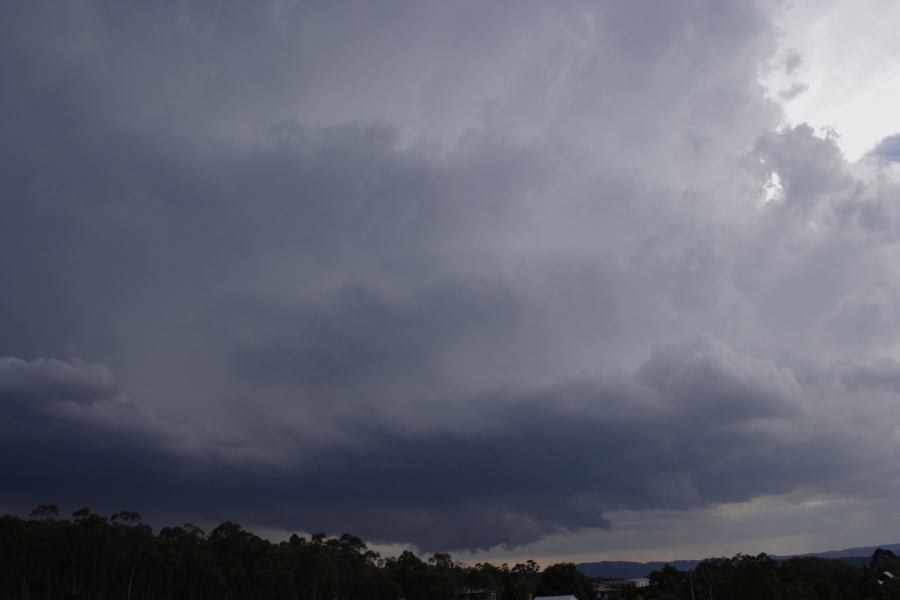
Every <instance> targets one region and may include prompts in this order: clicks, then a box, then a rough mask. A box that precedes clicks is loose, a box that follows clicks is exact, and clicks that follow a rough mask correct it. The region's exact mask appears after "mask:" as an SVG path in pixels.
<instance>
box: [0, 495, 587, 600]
mask: <svg viewBox="0 0 900 600" xmlns="http://www.w3.org/2000/svg"><path fill="white" fill-rule="evenodd" d="M467 588H468V589H491V590H493V591H495V592H496V594H497V600H527V598H528V596H529V594H547V595H551V594H557V593H560V594H562V593H565V594H568V593H575V594H576V595H577V596H578V597H579V598H580V599H581V600H587V599H588V597H589V590H590V582H589V581H588V579H587V578H585V577H584V576H583V575H581V574H580V573H579V572H578V571H577V570H576V569H575V566H574V565H573V564H571V563H563V564H559V565H553V566H551V567H548V568H546V569H544V570H543V571H541V570H540V568H539V567H538V565H537V564H536V563H534V562H533V561H528V562H526V563H524V564H517V565H515V566H512V567H509V566H508V565H505V564H504V565H501V566H494V565H491V564H488V563H479V564H476V565H474V566H466V565H463V564H461V563H458V562H455V561H453V560H452V558H451V557H450V556H449V555H448V554H440V553H439V554H434V555H433V556H431V557H430V558H428V559H427V560H422V559H420V558H419V557H418V556H416V555H415V554H414V553H412V552H409V551H405V552H403V553H402V554H400V555H399V556H397V557H382V556H380V555H379V554H378V553H377V552H374V551H372V550H370V549H369V548H367V547H366V544H365V543H363V541H362V540H360V539H359V538H357V537H354V536H352V535H349V534H344V535H341V536H340V537H327V536H326V535H325V534H315V535H313V536H311V537H310V538H306V537H302V536H297V535H292V536H291V538H290V539H289V540H287V541H284V542H280V543H272V542H270V541H268V540H265V539H263V538H260V537H258V536H256V535H254V534H253V533H251V532H249V531H246V530H244V529H243V528H242V527H241V526H240V525H238V524H236V523H231V522H227V523H222V524H221V525H219V526H218V527H216V528H215V529H213V530H212V531H211V532H209V533H208V534H207V533H205V532H204V531H202V530H201V529H200V528H198V527H195V526H193V525H182V526H178V527H165V528H163V529H161V530H160V531H159V532H158V533H156V534H154V532H153V530H152V529H151V528H150V526H149V525H146V524H144V523H142V522H141V518H140V515H138V514H137V513H135V512H120V513H117V514H115V515H112V516H111V517H109V518H106V517H103V516H101V515H97V514H94V513H92V512H91V511H90V510H88V509H86V508H84V509H81V510H78V511H76V512H75V513H74V514H73V515H72V518H71V520H70V519H61V518H59V510H58V508H57V507H56V506H55V505H44V506H39V507H37V508H36V509H35V510H34V511H32V513H31V518H30V519H21V518H19V517H15V516H4V517H0V597H2V598H3V599H18V600H43V599H46V600H54V599H60V600H61V599H64V598H90V599H93V600H104V599H115V600H156V599H165V600H190V599H198V600H199V599H203V600H206V599H209V600H262V599H265V600H275V599H285V600H397V599H398V598H405V599H406V600H453V599H454V598H455V597H456V596H457V594H458V593H459V592H460V591H461V590H465V589H467Z"/></svg>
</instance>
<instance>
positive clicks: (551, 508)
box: [0, 1, 900, 550]
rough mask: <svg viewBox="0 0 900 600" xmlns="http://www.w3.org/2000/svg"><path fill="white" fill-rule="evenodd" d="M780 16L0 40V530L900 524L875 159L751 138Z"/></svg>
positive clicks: (422, 535) (341, 17) (884, 165)
mask: <svg viewBox="0 0 900 600" xmlns="http://www.w3.org/2000/svg"><path fill="white" fill-rule="evenodd" d="M770 8H771V7H769V6H768V4H767V3H764V5H763V4H760V5H756V4H753V3H748V2H737V1H735V2H720V1H716V2H712V1H710V2H696V3H693V4H691V6H689V7H688V6H680V7H678V8H677V9H676V8H675V7H669V8H667V7H660V6H659V5H658V4H655V3H654V4H653V5H652V6H651V4H650V3H642V2H634V3H627V4H625V3H619V2H609V3H599V4H594V3H591V4H589V5H585V6H583V7H582V6H575V5H572V6H567V7H559V6H553V7H552V8H551V7H550V6H549V5H545V4H543V3H534V4H529V3H525V4H522V5H521V6H520V5H519V4H517V6H516V9H515V10H511V7H509V6H504V5H503V4H502V3H494V4H489V5H483V4H479V5H478V6H461V5H455V6H444V5H441V6H432V7H431V8H430V9H428V10H426V9H424V8H422V7H420V6H419V5H418V4H415V5H409V6H405V7H401V6H394V7H391V8H390V9H388V8H385V7H378V8H376V7H375V6H374V5H373V6H357V7H356V8H355V9H354V10H352V11H350V10H348V9H346V8H341V7H339V6H337V5H335V4H331V3H329V4H327V5H324V6H308V5H305V4H298V5H293V4H291V3H283V2H272V3H254V4H252V5H235V6H230V7H227V8H226V7H220V9H219V10H218V11H216V12H215V13H213V12H209V8H208V7H207V6H206V4H205V3H196V4H192V3H190V2H188V3H183V4H181V5H180V6H179V7H178V8H171V7H142V8H135V7H129V8H127V9H126V8H123V7H111V6H108V5H101V4H98V5H92V4H91V3H85V4H81V5H78V6H75V5H72V6H66V7H52V8H48V7H41V6H38V5H34V6H29V7H27V8H25V9H22V8H18V9H11V8H4V9H2V10H3V11H6V12H7V13H8V14H6V15H2V18H0V23H3V24H2V25H0V28H2V33H3V35H2V36H0V40H2V41H0V77H2V78H3V82H4V88H3V91H2V92H0V133H2V134H3V138H4V140H7V142H6V143H4V146H3V148H0V173H2V180H3V184H2V186H3V190H2V193H0V211H2V215H3V218H2V219H0V289H2V290H3V293H2V294H0V331H2V332H3V334H2V336H0V357H3V358H0V416H2V419H0V432H2V435H0V473H2V475H3V477H4V481H6V482H8V485H7V486H5V487H6V489H7V490H9V491H7V492H5V493H4V497H3V501H4V502H5V503H6V504H9V505H15V506H20V505H21V506H25V505H28V504H36V503H39V502H43V501H59V502H63V503H68V504H70V505H73V506H74V505H78V506H81V505H84V504H88V505H91V507H92V508H95V509H104V508H107V507H108V508H109V509H111V510H121V509H122V508H129V509H135V510H139V511H140V512H142V513H146V514H153V515H156V516H157V517H158V518H159V519H163V520H171V519H182V518H191V519H201V520H208V521H214V520H217V519H226V518H231V519H238V520H242V521H252V522H255V523H263V524H266V525H271V526H273V527H278V528H282V529H302V530H306V531H310V530H327V531H331V532H341V531H351V532H353V533H356V534H357V535H362V536H364V537H366V538H367V539H372V540H378V541H389V542H411V543H414V544H416V545H418V546H419V547H420V548H423V549H429V550H443V549H460V548H468V549H477V548H488V547H492V546H496V545H518V544H526V543H529V542H532V541H535V540H538V539H541V538H543V537H546V536H548V535H551V534H558V533H566V532H575V531H579V530H583V529H586V528H608V527H610V525H612V526H615V523H612V524H610V522H609V521H608V520H607V518H606V517H605V516H604V515H605V514H606V513H608V512H610V511H631V510H638V511H639V510H657V509H692V508H699V507H708V506H714V505H717V504H721V503H728V502H740V501H744V500H749V499H752V498H755V497H759V496H762V495H777V494H787V493H795V494H797V493H809V494H820V493H827V494H833V495H838V496H845V497H847V498H854V497H889V496H891V495H894V494H896V490H895V489H894V485H893V484H892V483H891V482H892V481H894V480H896V475H897V474H898V473H897V470H898V469H897V467H898V465H897V464H896V459H895V458H894V457H895V456H897V455H898V454H897V450H898V448H897V447H896V446H897V443H898V440H900V436H898V435H897V432H898V431H900V429H897V428H898V426H900V418H898V417H896V416H895V415H896V414H900V413H897V411H896V410H894V406H895V404H896V394H897V393H900V363H898V362H897V360H896V358H895V357H896V356H897V353H896V344H897V338H898V320H897V319H898V305H897V301H896V298H897V290H896V287H897V285H898V284H897V282H898V281H900V277H898V275H900V273H897V269H898V265H900V261H897V260H896V253H897V248H898V247H897V218H898V205H897V198H898V197H900V195H898V192H900V187H898V181H900V180H898V172H897V166H896V164H894V163H893V162H892V160H891V156H892V155H891V152H892V148H893V146H892V145H891V143H889V142H890V139H888V140H887V141H886V142H885V143H883V144H882V145H881V146H880V147H879V149H876V151H873V154H872V155H871V156H870V158H869V159H866V160H863V161H860V162H859V163H856V164H848V163H847V162H846V161H845V160H844V158H843V157H842V156H841V153H840V151H839V150H838V148H837V147H836V145H835V143H834V141H833V140H830V139H823V138H821V137H819V136H816V135H815V134H814V132H813V130H812V129H811V128H809V127H807V126H804V125H799V126H796V127H786V128H781V129H776V127H777V126H778V124H779V120H780V112H779V109H778V106H777V105H775V104H773V102H772V101H771V100H769V99H767V96H766V93H765V90H763V89H762V87H761V86H760V85H759V83H758V82H757V77H758V73H759V70H760V68H762V66H763V65H765V64H767V62H768V61H770V60H774V58H773V57H774V53H775V44H776V40H777V36H776V32H775V30H774V28H773V26H772V25H771V15H770V14H769V12H767V11H769V10H770ZM650 13H652V14H653V15H654V18H647V17H648V15H649V14H650ZM38 40H40V43H38ZM48 40H50V41H49V42H48Z"/></svg>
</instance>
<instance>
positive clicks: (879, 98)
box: [764, 0, 900, 161]
mask: <svg viewBox="0 0 900 600" xmlns="http://www.w3.org/2000/svg"><path fill="white" fill-rule="evenodd" d="M898 23H900V2H895V1H893V0H864V1H862V2H839V1H835V0H797V1H796V2H794V3H792V5H791V6H790V7H788V9H787V10H786V12H785V13H784V15H783V18H782V19H781V27H782V29H783V32H784V37H783V39H782V50H781V52H780V53H779V58H778V60H776V64H775V65H774V67H773V70H772V72H771V73H769V74H768V76H767V77H765V78H764V83H765V84H766V86H767V87H768V88H769V90H770V93H771V95H772V96H773V97H775V98H778V99H779V101H780V102H781V103H782V105H783V107H784V111H785V115H786V117H787V120H788V122H789V123H790V124H792V125H796V124H799V123H803V122H807V123H809V124H810V125H811V126H812V127H814V128H815V129H816V130H817V131H818V132H820V133H822V134H823V135H827V134H829V132H833V134H837V136H838V138H837V141H838V144H839V146H840V147H841V150H842V151H843V152H844V155H845V156H846V158H847V160H849V161H855V160H858V159H859V158H861V157H862V156H863V155H864V154H865V153H866V152H868V151H869V150H871V149H872V147H873V146H875V145H876V144H877V143H878V142H879V141H880V140H881V139H882V138H884V137H886V136H888V135H891V134H893V133H897V132H900V111H898V110H897V107H898V106H900V35H897V24H898Z"/></svg>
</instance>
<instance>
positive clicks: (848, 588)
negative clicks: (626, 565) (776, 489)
mask: <svg viewBox="0 0 900 600" xmlns="http://www.w3.org/2000/svg"><path fill="white" fill-rule="evenodd" d="M884 571H888V572H890V573H892V574H896V575H898V576H900V560H898V559H897V557H896V556H894V553H893V552H890V551H887V550H876V551H875V553H874V554H873V555H872V559H871V560H870V561H869V564H868V565H866V566H865V567H863V568H860V567H856V566H854V565H852V564H850V563H849V562H846V561H842V560H834V559H825V558H813V557H797V558H791V559H788V560H785V561H781V562H779V561H776V560H775V559H773V558H771V557H769V556H766V555H765V554H760V555H758V556H746V555H741V554H739V555H738V556H735V557H733V558H721V559H710V560H705V561H703V562H702V563H700V564H699V565H697V567H696V568H695V569H694V570H693V571H692V572H688V571H679V570H677V569H674V568H672V567H669V566H667V567H665V568H663V569H662V570H659V571H654V572H653V573H652V574H651V575H650V581H651V588H650V589H651V591H650V592H646V593H645V596H644V597H645V598H646V599H647V600H649V599H650V598H655V599H658V600H691V599H695V600H865V599H872V600H876V599H877V600H886V599H892V600H893V599H900V579H894V580H892V579H891V578H890V576H888V575H885V574H884ZM879 581H881V583H879Z"/></svg>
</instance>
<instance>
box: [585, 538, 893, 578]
mask: <svg viewBox="0 0 900 600" xmlns="http://www.w3.org/2000/svg"><path fill="white" fill-rule="evenodd" d="M878 548H882V549H884V550H890V551H891V552H894V553H895V554H898V555H900V544H882V545H880V546H859V547H856V548H845V549H843V550H828V551H827V552H811V553H809V554H791V555H786V556H774V555H773V556H772V558H774V559H776V560H787V559H788V558H793V557H794V556H812V557H815V558H831V559H837V560H846V561H847V562H849V563H851V564H854V565H857V566H862V565H864V564H866V563H868V561H869V558H870V557H871V556H872V553H873V552H875V550H877V549H878ZM700 562H701V561H700V560H673V561H668V562H665V561H655V562H645V563H642V562H630V561H624V560H604V561H601V562H592V563H579V564H577V565H575V566H576V567H578V570H579V571H581V572H582V573H584V574H585V575H587V576H588V577H607V578H622V579H631V578H633V577H647V576H648V575H650V573H651V572H653V571H656V570H658V569H662V568H663V567H664V566H666V565H672V566H673V567H675V568H676V569H680V570H682V571H685V570H688V569H693V568H694V567H696V566H697V565H698V564H700Z"/></svg>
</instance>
